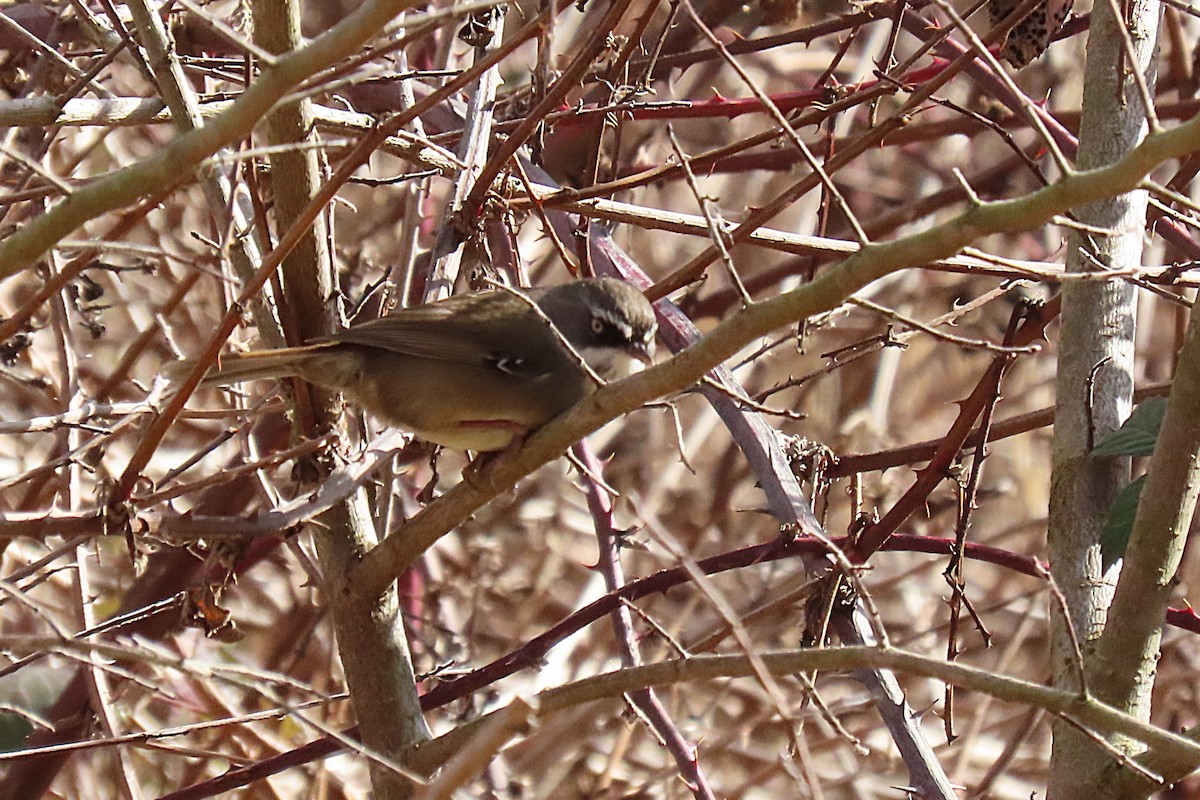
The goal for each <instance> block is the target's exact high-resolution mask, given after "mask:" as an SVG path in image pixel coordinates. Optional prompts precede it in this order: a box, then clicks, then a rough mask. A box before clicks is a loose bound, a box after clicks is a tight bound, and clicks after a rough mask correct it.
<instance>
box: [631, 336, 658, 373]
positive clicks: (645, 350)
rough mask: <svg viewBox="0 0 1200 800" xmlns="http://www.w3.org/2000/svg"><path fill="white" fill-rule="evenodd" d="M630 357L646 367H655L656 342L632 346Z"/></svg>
mask: <svg viewBox="0 0 1200 800" xmlns="http://www.w3.org/2000/svg"><path fill="white" fill-rule="evenodd" d="M627 352H628V353H629V355H630V356H631V357H632V358H633V359H634V360H635V361H638V362H640V363H641V364H642V366H644V367H652V366H654V342H653V341H651V342H648V343H646V344H631V345H630V346H629V348H628V351H627Z"/></svg>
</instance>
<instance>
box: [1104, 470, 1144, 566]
mask: <svg viewBox="0 0 1200 800" xmlns="http://www.w3.org/2000/svg"><path fill="white" fill-rule="evenodd" d="M1145 485H1146V476H1145V475H1143V476H1141V477H1140V478H1137V479H1135V480H1133V481H1131V482H1130V484H1129V485H1128V486H1126V487H1125V488H1124V489H1122V490H1121V491H1120V493H1119V494H1118V495H1117V499H1116V500H1113V504H1112V508H1110V509H1109V510H1108V517H1106V518H1105V520H1104V528H1103V529H1102V530H1101V531H1100V560H1101V563H1102V564H1103V565H1104V569H1105V570H1106V571H1107V570H1108V568H1109V567H1111V566H1112V565H1113V564H1115V563H1117V561H1118V560H1120V558H1121V557H1122V556H1124V555H1125V548H1126V547H1128V546H1129V534H1131V533H1133V518H1134V517H1136V516H1137V509H1138V501H1139V500H1141V499H1142V488H1143V487H1144V486H1145Z"/></svg>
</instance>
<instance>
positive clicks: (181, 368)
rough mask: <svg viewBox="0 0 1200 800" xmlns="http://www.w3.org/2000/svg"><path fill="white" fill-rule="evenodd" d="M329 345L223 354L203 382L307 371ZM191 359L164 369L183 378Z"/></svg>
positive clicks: (266, 377) (216, 383)
mask: <svg viewBox="0 0 1200 800" xmlns="http://www.w3.org/2000/svg"><path fill="white" fill-rule="evenodd" d="M327 347H328V346H327V345H321V344H317V345H309V346H307V347H281V348H279V349H278V350H260V351H258V352H254V353H242V354H239V355H226V356H222V357H221V360H220V361H218V362H217V364H216V366H214V367H213V368H211V369H210V370H209V371H208V374H206V375H205V376H204V379H203V380H202V381H201V385H202V386H229V385H230V384H234V383H241V382H242V381H258V380H270V379H273V378H288V377H292V376H295V375H299V376H302V377H303V376H304V375H305V370H304V367H305V364H306V362H307V361H309V359H311V358H312V357H313V356H314V355H316V354H317V353H319V352H321V351H323V350H325V349H326V348H327ZM193 366H194V363H193V362H192V361H177V362H175V363H174V364H171V365H170V366H168V367H167V368H166V369H165V370H163V373H164V374H165V375H166V376H167V377H168V378H171V379H173V380H175V379H182V378H183V377H184V376H186V375H187V374H188V372H190V371H191V369H192V367H193Z"/></svg>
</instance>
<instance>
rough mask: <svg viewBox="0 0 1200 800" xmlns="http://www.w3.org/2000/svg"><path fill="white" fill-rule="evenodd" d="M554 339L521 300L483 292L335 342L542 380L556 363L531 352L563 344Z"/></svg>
mask: <svg viewBox="0 0 1200 800" xmlns="http://www.w3.org/2000/svg"><path fill="white" fill-rule="evenodd" d="M498 312H500V313H499V316H497V313H498ZM553 337H554V334H553V333H552V332H551V331H550V329H549V327H547V326H546V325H545V323H544V322H543V321H542V320H541V318H540V317H539V316H538V314H537V313H536V312H535V311H534V310H533V309H531V308H528V307H527V306H525V304H524V301H523V300H521V299H520V298H517V297H513V296H511V295H508V294H506V293H502V292H482V293H478V294H470V295H459V296H455V297H451V298H449V299H447V300H442V301H439V302H436V303H430V304H428V305H424V306H417V307H415V308H404V309H400V310H398V311H395V312H393V313H391V314H389V315H388V316H386V317H380V318H379V319H375V320H371V321H369V322H364V323H362V324H360V325H355V326H353V327H351V328H347V329H346V330H344V331H340V332H339V333H337V334H334V335H333V336H332V337H330V341H333V342H338V343H342V344H356V345H362V346H365V347H377V348H379V349H381V350H390V351H392V352H396V353H403V354H405V355H410V356H417V357H420V358H429V359H434V360H438V361H452V362H457V363H462V364H471V365H474V366H480V367H485V368H489V369H496V370H499V371H501V372H505V373H508V374H511V375H518V376H521V377H537V376H538V375H541V374H545V373H546V372H548V371H549V370H550V369H551V368H552V366H553V365H552V364H551V363H550V362H549V359H547V358H544V357H543V358H535V357H531V356H530V354H531V353H545V352H546V350H545V348H546V344H547V343H549V344H550V345H553V346H557V341H556V340H554V338H553ZM531 339H533V340H534V341H531ZM556 355H557V354H556Z"/></svg>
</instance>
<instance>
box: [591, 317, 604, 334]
mask: <svg viewBox="0 0 1200 800" xmlns="http://www.w3.org/2000/svg"><path fill="white" fill-rule="evenodd" d="M604 327H605V326H604V320H602V319H600V318H599V317H592V333H594V334H596V335H597V336H599V335H600V334H602V333H604Z"/></svg>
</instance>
